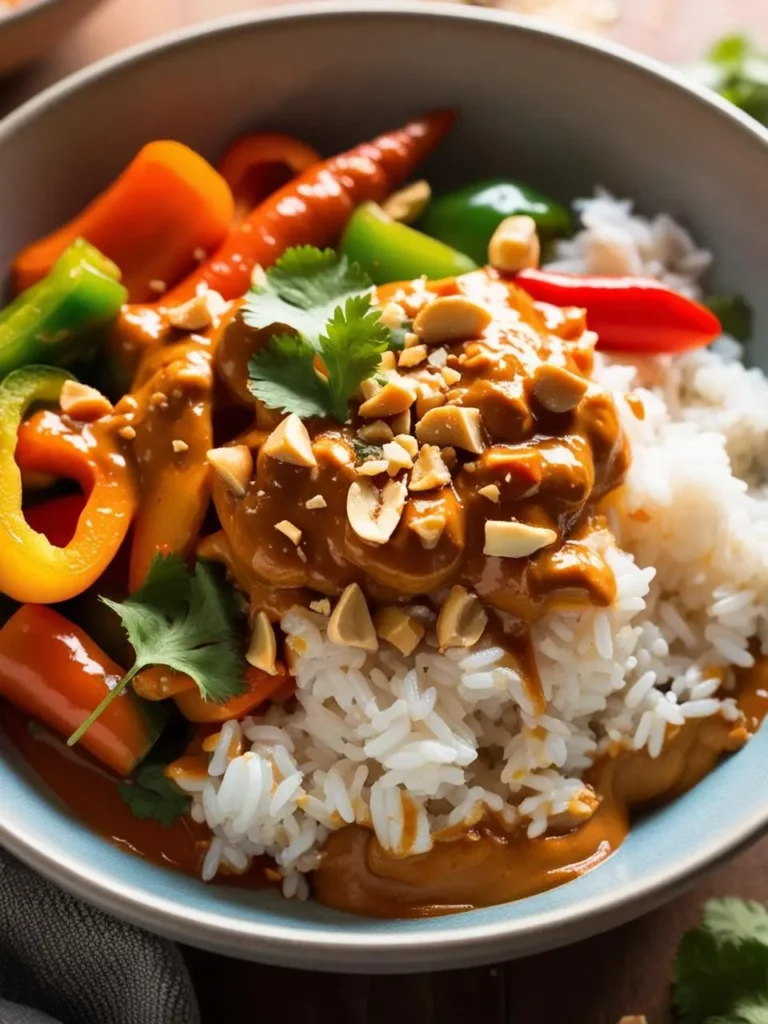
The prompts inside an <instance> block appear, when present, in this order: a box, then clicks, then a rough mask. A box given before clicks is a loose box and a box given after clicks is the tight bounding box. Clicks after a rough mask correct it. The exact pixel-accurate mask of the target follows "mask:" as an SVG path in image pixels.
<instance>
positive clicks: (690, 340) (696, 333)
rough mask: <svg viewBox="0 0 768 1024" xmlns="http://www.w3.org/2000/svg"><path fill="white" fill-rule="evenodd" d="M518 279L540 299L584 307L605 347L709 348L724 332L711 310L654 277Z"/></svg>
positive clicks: (537, 273) (525, 275) (538, 275)
mask: <svg viewBox="0 0 768 1024" xmlns="http://www.w3.org/2000/svg"><path fill="white" fill-rule="evenodd" d="M514 283H515V284H516V285H517V286H518V287H519V288H522V289H523V291H525V292H527V293H528V294H529V295H530V296H531V297H532V298H534V299H535V300H536V301H537V302H547V303H550V304H551V305H553V306H581V307H582V308H583V309H585V310H586V314H587V326H588V327H589V329H590V330H592V331H595V332H596V333H597V335H598V343H597V347H598V348H599V349H602V350H603V351H604V352H642V353H648V354H649V355H652V354H657V355H658V354H671V353H674V352H686V351H688V350H689V349H694V348H703V347H704V346H705V345H709V343H710V342H712V341H714V340H715V338H717V337H718V336H719V335H720V334H721V333H722V328H721V326H720V321H719V320H718V319H717V317H716V316H715V314H714V313H713V312H711V310H709V309H707V308H706V306H702V305H701V303H699V302H694V301H693V300H692V299H688V298H686V297H685V296H684V295H681V294H680V293H679V292H675V291H672V289H671V288H666V287H665V286H664V285H663V284H660V283H659V282H658V281H654V280H653V279H652V278H640V277H589V276H582V275H580V274H561V273H554V272H550V271H547V270H535V269H531V270H522V271H520V273H519V274H516V275H515V277H514Z"/></svg>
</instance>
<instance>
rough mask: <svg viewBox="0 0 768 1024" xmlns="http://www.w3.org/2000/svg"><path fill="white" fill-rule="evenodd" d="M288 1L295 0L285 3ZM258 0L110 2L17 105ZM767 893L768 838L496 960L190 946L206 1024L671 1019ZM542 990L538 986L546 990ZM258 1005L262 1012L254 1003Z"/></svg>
mask: <svg viewBox="0 0 768 1024" xmlns="http://www.w3.org/2000/svg"><path fill="white" fill-rule="evenodd" d="M275 2H278V3H279V2H284V0H275ZM259 5H260V4H259V0H108V2H107V3H105V4H104V5H103V7H101V8H100V9H99V10H98V11H97V12H96V13H95V14H94V15H92V16H91V17H90V18H89V19H88V20H87V21H86V22H85V23H84V24H83V25H82V26H81V27H80V28H79V30H78V31H76V32H75V33H74V34H72V35H71V36H70V37H69V38H67V39H66V40H64V41H63V42H62V43H61V45H60V46H59V48H58V50H57V51H56V52H55V53H53V54H52V55H51V56H50V57H49V58H48V59H47V60H46V61H45V62H44V63H42V64H41V65H39V66H38V67H36V68H34V69H33V70H31V71H29V72H27V73H26V74H24V75H22V76H19V77H18V78H16V79H15V80H14V81H12V82H10V83H7V84H5V85H4V86H3V87H2V89H0V110H2V111H6V110H8V109H10V108H11V107H12V106H14V105H16V104H17V103H18V102H20V101H21V100H22V99H24V98H26V97H27V96H30V95H32V94H34V93H35V92H37V91H39V90H40V89H41V88H43V87H44V86H45V85H48V84H49V83H51V82H54V81H56V80H57V79H59V78H61V77H62V76H63V75H65V74H67V73H69V72H70V71H74V70H76V69H77V68H80V67H82V66H83V65H85V64H87V63H89V62H90V61H93V60H95V59H96V58H98V57H102V56H104V55H106V54H108V53H112V52H113V51H115V50H118V49H120V48H121V47H123V46H126V45H129V44H130V43H135V42H138V41H139V40H142V39H146V38H149V37H151V36H154V35H157V34H159V33H161V32H166V31H169V30H171V29H174V28H177V27H180V26H183V25H190V24H193V23H195V22H198V21H202V20H203V19H205V18H209V17H213V16H215V15H222V14H227V13H231V12H236V11H243V10H248V9H250V8H252V7H257V6H259ZM620 5H621V8H622V16H621V20H620V22H619V24H618V25H617V26H616V28H615V29H614V30H613V31H612V35H613V36H614V38H616V39H619V40H621V41H622V42H624V43H628V44H630V45H634V46H636V47H638V48H639V49H643V50H645V51H646V52H648V53H651V54H653V55H654V56H656V57H659V58H662V59H665V60H670V61H681V62H682V61H688V60H692V59H695V58H696V57H697V56H698V55H699V54H700V53H701V52H702V51H703V50H704V49H705V48H706V46H707V44H708V43H709V41H710V40H711V39H712V38H714V37H715V36H716V35H718V34H719V33H722V32H725V31H731V30H733V29H734V28H746V29H749V30H750V31H752V32H754V33H756V34H757V35H759V36H760V37H762V39H763V40H764V41H765V42H768V4H766V2H765V0H620ZM713 895H718V896H722V895H736V896H741V897H745V898H753V899H759V900H763V901H768V839H766V840H764V841H763V842H762V843H759V844H758V845H757V846H755V847H754V848H753V849H752V850H750V851H749V852H748V853H746V854H743V855H742V856H741V857H739V858H738V859H737V860H735V861H734V862H733V863H732V864H730V865H729V866H727V867H725V868H723V869H721V870H720V871H718V872H717V873H715V874H714V875H712V877H711V878H709V879H707V880H705V881H703V882H700V883H699V884H698V885H697V886H695V888H693V889H692V890H691V892H690V893H688V894H687V895H686V896H683V897H681V898H680V899H677V900H675V901H674V902H673V903H672V904H670V905H669V906H667V907H665V908H663V909H662V910H659V911H656V912H655V913H653V914H649V915H648V916H647V917H644V918H642V919H641V920H639V921H636V922H634V923H632V924H629V925H626V926H625V927H623V928H619V929H618V930H616V931H613V932H609V933H607V934H605V935H601V936H598V937H596V938H594V939H591V940H589V941H586V942H582V943H580V944H579V945H576V946H571V947H569V948H567V949H562V950H556V951H555V952H552V953H547V954H544V955H542V956H538V957H533V958H531V959H528V960H519V961H516V962H514V963H510V964H506V965H499V966H498V967H492V968H478V969H476V970H468V971H454V972H452V973H450V974H423V975H412V976H402V977H389V978H386V977H384V978H379V977H362V976H351V975H347V976H340V975H322V974H308V973H306V972H299V971H289V970H281V969H276V968H271V967H259V966H257V965H255V964H245V963H241V962H239V961H236V960H229V959H226V958H224V957H219V956H214V955H211V954H208V953H201V952H199V951H197V950H192V949H188V950H185V951H184V953H185V956H186V959H187V962H188V964H189V966H190V970H191V972H192V976H193V979H194V981H195V985H196V987H197V991H198V994H199V997H200V1003H201V1007H202V1014H203V1021H204V1024H214V1022H216V1024H219V1022H225V1021H230V1020H243V1021H249V1020H255V1019H260V1020H274V1019H276V1018H277V1016H278V1014H280V1016H281V1018H282V1019H284V1020H286V1021H287V1022H289V1024H292V1022H293V1021H301V1024H316V1022H317V1024H320V1022H321V1021H324V1020H326V1019H327V1018H328V1017H331V1018H332V1019H333V1020H334V1021H335V1024H348V1022H349V1024H390V1022H392V1021H397V1022H398V1024H411V1022H413V1024H432V1022H433V1021H434V1022H439V1024H459V1022H462V1024H463V1022H465V1021H468V1020H471V1019H478V1020H482V1021H483V1022H484V1024H508V1022H509V1024H511V1022H515V1024H616V1022H617V1021H618V1019H619V1018H620V1017H621V1016H622V1015H623V1014H629V1013H638V1014H639V1013H643V1014H645V1015H646V1016H647V1018H648V1022H649V1024H662V1022H665V1021H668V1020H669V1019H670V1018H669V1013H668V1007H669V981H670V969H671V965H672V958H673V954H674V950H675V949H676V947H677V943H678V941H679V938H680V935H681V934H682V932H683V931H684V930H685V929H686V928H688V927H690V926H692V925H693V924H695V922H696V921H697V920H698V915H699V908H700V906H701V903H702V902H703V900H705V899H707V898H708V897H709V896H713ZM532 993H537V995H536V996H535V997H534V996H533V995H532ZM254 1007H255V1009H254Z"/></svg>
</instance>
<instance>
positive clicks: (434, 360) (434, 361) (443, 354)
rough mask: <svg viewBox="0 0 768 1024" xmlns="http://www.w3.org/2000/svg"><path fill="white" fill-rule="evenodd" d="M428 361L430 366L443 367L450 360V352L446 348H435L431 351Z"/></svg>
mask: <svg viewBox="0 0 768 1024" xmlns="http://www.w3.org/2000/svg"><path fill="white" fill-rule="evenodd" d="M427 362H428V363H429V365H430V366H436V367H437V368H438V369H442V367H443V366H445V364H446V363H447V362H448V352H447V351H446V350H445V349H444V348H434V349H432V351H431V352H430V353H429V356H428V357H427Z"/></svg>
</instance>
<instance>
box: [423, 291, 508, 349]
mask: <svg viewBox="0 0 768 1024" xmlns="http://www.w3.org/2000/svg"><path fill="white" fill-rule="evenodd" d="M490 322H491V314H490V313H489V312H488V310H487V309H486V308H485V307H484V306H481V305H480V304H479V303H478V302H473V301H472V299H468V298H466V296H464V295H441V296H440V297H439V298H437V299H435V300H434V302H430V303H429V305H428V306H425V307H424V308H423V309H422V310H421V312H420V313H419V314H418V316H417V317H416V319H415V320H414V321H413V329H414V331H415V332H416V334H418V336H419V337H420V338H421V340H422V341H423V342H424V343H425V344H426V345H444V344H446V343H448V342H452V341H467V340H468V339H469V338H478V337H479V336H480V335H481V334H482V333H483V331H484V330H485V328H486V327H487V326H488V324H489V323H490Z"/></svg>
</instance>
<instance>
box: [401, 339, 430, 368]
mask: <svg viewBox="0 0 768 1024" xmlns="http://www.w3.org/2000/svg"><path fill="white" fill-rule="evenodd" d="M426 358H427V346H426V345H412V346H411V347H410V348H404V349H403V351H402V352H401V353H400V355H399V356H398V360H397V365H398V366H402V367H403V368H404V369H409V368H410V367H411V366H418V365H419V363H423V362H424V360H425V359H426Z"/></svg>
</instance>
